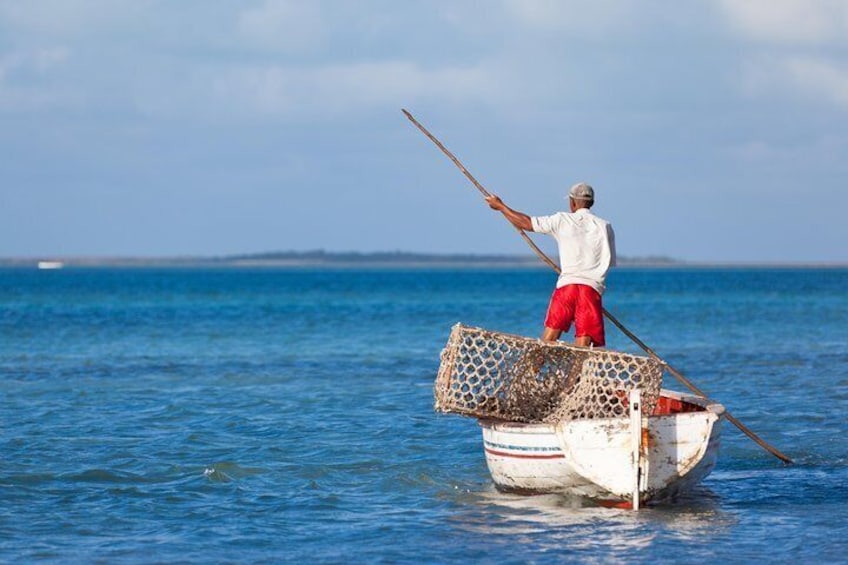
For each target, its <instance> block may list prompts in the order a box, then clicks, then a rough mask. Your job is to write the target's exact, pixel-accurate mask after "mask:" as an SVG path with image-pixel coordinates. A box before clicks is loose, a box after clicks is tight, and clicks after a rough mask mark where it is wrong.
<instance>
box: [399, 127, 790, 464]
mask: <svg viewBox="0 0 848 565" xmlns="http://www.w3.org/2000/svg"><path fill="white" fill-rule="evenodd" d="M401 111H402V112H403V113H404V115H406V117H407V118H409V121H411V122H412V123H413V124H414V125H415V127H417V128H418V129H419V130H421V133H423V134H424V135H426V136H427V137H428V138H429V139H430V141H432V142H433V143H434V144H436V147H438V148H439V149H441V151H442V153H444V154H445V155H447V157H448V158H449V159H450V160H451V161H453V163H454V164H455V165H456V166H457V167H459V170H460V171H462V174H464V175H465V176H466V177H467V178H468V180H470V181H471V184H473V185H474V186H475V187H477V190H479V191H480V192H481V193H482V194H483V196H490V193H489V191H488V190H486V189H485V188H483V185H482V184H480V183H479V182H477V179H475V178H474V175H472V174H471V173H470V172H468V169H466V168H465V166H463V164H462V163H461V162H460V161H459V159H457V158H456V156H455V155H454V154H453V153H451V152H450V151H449V150H448V148H447V147H445V146H444V145H443V144H442V142H441V141H439V140H438V139H436V137H435V136H434V135H433V134H432V133H430V132H429V131H427V128H425V127H424V126H422V125H421V123H420V122H419V121H418V120H416V119H415V118H414V117H413V116H412V114H410V113H409V112H408V111H406V110H401ZM514 227H515V226H514ZM515 229H516V230H518V232H519V234H520V235H521V237H522V238H523V239H524V241H526V242H527V244H528V245H529V246H530V248H531V249H533V251H534V252H535V253H536V255H538V256H539V258H540V259H541V260H542V261H544V262H545V263H547V264H548V265H549V266H550V267H551V268H553V270H554V271H556V272H557V274H559V272H560V268H559V266H558V265H557V264H556V263H554V262H553V261H552V260H551V258H550V257H548V256H547V255H545V253H544V252H543V251H542V250H541V249H539V247H538V246H537V245H536V244H535V243H534V242H533V240H532V239H530V236H528V235H527V233H526V232H525V231H524V230H522V229H521V228H519V227H515ZM604 316H606V317H607V319H609V321H610V322H612V323H613V325H615V327H617V328H618V329H619V330H621V332H622V333H623V334H624V335H626V336H627V337H629V338H630V339H631V340H632V341H633V343H635V344H636V345H638V346H639V347H641V348H642V350H643V351H644V352H645V353H647V354H648V355H649V356H650V357H652V358H653V359H654V360H656V361H659V362H660V363H662V364H663V365H665V368H666V369H667V370H668V372H669V373H671V374H672V375H673V376H674V377H675V378H676V379H677V380H678V381H680V382H681V383H683V385H684V386H686V388H688V389H689V390H691V391H692V392H694V393H695V394H697V395H698V396H702V397H704V398H706V397H707V395H706V394H704V393H703V392H702V391H701V390H700V389H699V388H698V387H696V386H695V385H694V384H692V382H691V381H690V380H689V379H687V378H686V377H684V376H683V374H682V373H681V372H680V371H678V370H677V369H675V368H674V367H672V366H671V365H669V364H668V363H666V362H665V361H664V360H663V359H662V358H661V357H660V356H659V355H657V354H656V352H654V350H653V349H651V348H650V347H648V346H647V345H646V344H645V342H643V341H642V340H641V339H639V338H638V337H637V336H636V334H634V333H633V332H631V331H630V330H628V329H627V328H626V327H625V326H624V324H622V323H621V322H620V321H618V319H617V318H616V317H615V316H613V315H612V314H610V313H609V311H608V310H607V309H606V308H604ZM724 417H725V418H727V420H728V421H729V422H730V423H732V424H733V425H734V426H736V427H737V428H739V429H740V430H741V431H742V432H743V433H744V434H745V435H747V436H748V437H749V438H751V439H752V440H754V441H755V442H756V443H757V445H759V446H760V447H762V448H763V449H765V450H766V451H768V452H769V453H771V454H772V455H774V456H775V457H777V458H778V459H780V460H781V461H783V462H784V463H792V459H790V458H789V457H787V456H786V455H784V454H783V453H781V452H780V451H779V450H778V449H777V448H775V447H774V446H772V445H769V444H768V443H766V442H765V441H764V440H763V439H762V438H760V437H759V436H758V435H757V434H755V433H754V432H753V431H751V429H750V428H748V426H746V425H744V424H743V423H742V422H740V421H739V420H737V419H736V418H734V417H733V416H732V415H731V414H730V412H728V411H725V413H724Z"/></svg>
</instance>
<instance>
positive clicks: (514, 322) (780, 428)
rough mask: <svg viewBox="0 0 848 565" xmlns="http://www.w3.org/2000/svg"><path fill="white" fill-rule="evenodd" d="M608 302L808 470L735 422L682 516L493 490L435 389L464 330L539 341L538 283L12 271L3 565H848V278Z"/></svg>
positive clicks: (5, 335)
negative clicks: (439, 405)
mask: <svg viewBox="0 0 848 565" xmlns="http://www.w3.org/2000/svg"><path fill="white" fill-rule="evenodd" d="M609 283H610V284H609V291H608V293H607V295H606V297H605V305H606V307H607V308H608V309H609V310H610V311H611V312H612V313H613V314H614V315H615V316H616V317H617V318H618V319H619V320H621V321H622V322H623V323H624V324H625V325H626V326H627V327H628V328H629V329H630V330H631V331H633V332H634V333H635V334H636V335H638V336H639V337H640V338H641V339H642V340H643V341H644V342H646V343H647V344H649V345H650V346H651V347H652V348H653V349H654V350H655V351H656V352H657V353H658V354H659V355H660V356H661V357H662V358H663V359H665V360H666V361H667V362H669V363H670V364H672V365H673V366H674V367H676V368H677V369H678V370H680V371H681V372H683V373H684V374H685V375H686V376H687V377H688V378H689V379H690V380H691V381H692V382H694V383H695V384H696V385H697V386H699V387H700V388H702V389H704V390H705V391H707V392H708V393H709V394H710V396H711V397H713V398H715V399H716V400H719V401H721V402H723V403H724V404H725V405H726V407H727V408H728V410H729V411H730V412H731V413H732V414H733V415H735V416H736V417H737V418H738V419H739V420H740V421H742V422H743V423H745V424H746V425H747V426H749V427H750V428H751V429H753V430H754V431H755V432H756V433H758V434H759V435H760V436H761V437H763V439H765V440H766V441H768V442H769V443H771V444H773V445H775V446H776V447H778V448H779V449H780V450H781V451H783V452H784V453H786V454H787V455H789V456H790V457H792V458H793V459H794V460H795V464H794V465H791V466H787V465H784V464H783V463H781V462H780V461H779V460H777V459H776V458H774V457H773V456H772V455H770V454H768V453H767V452H765V451H764V450H763V449H761V448H760V447H759V446H757V445H756V444H755V443H754V442H752V441H751V440H750V439H748V438H747V437H746V436H744V435H743V434H742V433H741V432H739V431H738V430H736V428H735V427H733V426H732V425H731V424H730V423H728V422H725V423H724V427H723V437H722V446H721V449H720V456H719V461H718V466H717V468H716V470H715V471H714V472H713V474H712V475H711V476H710V477H708V478H707V479H706V481H704V483H703V484H702V485H701V486H700V487H698V488H697V489H696V490H695V491H693V492H692V493H690V494H688V495H687V496H685V497H684V498H681V499H680V500H677V501H674V502H671V503H667V504H661V505H658V506H655V507H651V508H648V509H643V510H641V511H639V512H632V511H627V510H616V509H606V508H599V507H596V506H593V505H592V504H589V503H587V502H586V501H582V500H580V499H574V498H570V497H564V496H535V497H522V496H516V495H508V494H502V493H499V492H497V491H496V490H495V489H494V488H493V486H492V483H491V480H490V477H489V475H488V471H487V469H486V465H485V460H484V456H483V451H482V442H481V437H480V431H479V428H478V426H477V424H476V422H475V421H474V420H472V419H468V418H463V417H461V416H454V415H441V414H436V413H434V412H433V410H432V402H433V397H432V384H433V380H434V377H435V373H436V369H437V367H438V360H439V352H440V350H441V348H442V347H443V346H444V344H445V341H446V340H447V337H448V333H449V331H450V328H451V326H452V325H453V324H454V323H456V322H463V323H465V324H468V325H477V326H483V327H486V328H490V329H495V330H500V331H505V332H509V333H518V334H524V335H531V336H536V335H538V334H539V331H540V329H541V322H542V319H543V315H544V310H545V307H546V305H547V300H548V297H549V293H550V290H551V288H552V285H553V275H552V274H551V273H549V272H548V271H546V270H544V269H541V268H540V269H532V268H528V269H520V270H510V269H488V270H475V269H406V270H404V269H398V270H391V269H370V270H356V269H348V270H344V269H340V270H310V269H264V270H263V269H254V270H250V269H217V270H215V269H199V268H198V269H106V268H102V269H101V268H89V269H83V268H66V269H64V270H59V271H37V270H35V269H0V385H2V386H0V562H9V563H11V562H15V563H17V562H42V561H43V562H56V563H89V562H104V563H151V562H181V563H194V562H215V563H218V562H237V563H262V562H275V563H276V562H289V561H293V562H296V561H301V562H316V563H349V562H354V563H419V562H427V563H467V562H479V563H562V562H602V563H610V562H613V563H614V562H626V563H640V562H651V563H657V562H659V563H681V562H683V563H702V562H707V561H713V560H721V561H725V562H753V561H757V562H758V561H762V560H767V561H771V562H786V563H789V562H792V563H795V562H802V563H811V562H846V560H848V418H847V417H846V414H848V293H846V289H848V269H837V268H833V269H812V268H811V269H778V268H769V269H753V268H749V269H743V268H737V269H718V268H710V269H706V268H703V269H700V268H699V269H695V268H692V269H689V268H673V269H640V268H621V269H617V270H615V271H613V272H612V273H611V275H610V281H609ZM608 334H609V336H608V339H609V344H608V345H609V346H610V347H611V348H615V349H620V350H624V351H630V352H634V353H639V352H640V351H639V350H638V348H636V347H635V346H634V345H633V344H631V343H630V342H629V341H628V339H627V338H626V337H624V336H623V335H621V334H620V333H618V332H617V330H615V328H613V327H612V326H610V325H608ZM666 386H667V387H669V388H675V389H678V390H683V387H682V386H679V385H677V383H675V382H674V380H673V378H672V377H667V380H666Z"/></svg>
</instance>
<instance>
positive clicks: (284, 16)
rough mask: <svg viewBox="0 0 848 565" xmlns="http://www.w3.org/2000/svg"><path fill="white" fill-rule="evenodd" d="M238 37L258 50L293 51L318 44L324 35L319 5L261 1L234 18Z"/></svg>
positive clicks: (280, 0)
mask: <svg viewBox="0 0 848 565" xmlns="http://www.w3.org/2000/svg"><path fill="white" fill-rule="evenodd" d="M236 28H237V31H238V33H239V35H240V36H241V37H242V38H244V39H245V40H246V41H247V42H248V43H251V44H254V45H257V46H259V47H265V48H273V49H282V50H285V51H297V50H301V49H303V48H308V47H311V46H313V45H316V44H318V43H319V42H320V41H321V40H322V39H323V37H324V35H325V24H324V21H323V19H322V16H321V13H320V10H319V5H318V4H317V3H314V2H297V1H293V0H265V1H264V2H262V3H261V4H260V5H258V6H255V7H252V8H248V9H247V10H245V11H243V12H242V13H240V14H239V15H238V23H237V24H236Z"/></svg>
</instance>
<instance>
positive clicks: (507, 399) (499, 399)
mask: <svg viewBox="0 0 848 565" xmlns="http://www.w3.org/2000/svg"><path fill="white" fill-rule="evenodd" d="M663 368H664V366H663V364H662V362H660V361H655V360H654V359H651V358H649V357H640V356H636V355H629V354H626V353H618V352H615V351H608V350H603V349H590V348H585V347H576V346H571V345H567V344H565V343H561V342H556V343H549V342H543V341H541V340H538V339H530V338H526V337H520V336H514V335H509V334H503V333H499V332H493V331H488V330H484V329H481V328H473V327H468V326H463V325H461V324H457V325H455V326H454V327H453V329H452V330H451V334H450V337H449V338H448V343H447V345H446V346H445V349H444V350H443V351H442V354H441V364H440V366H439V373H438V376H437V377H436V385H435V397H436V404H435V409H436V410H437V411H440V412H451V413H456V414H463V415H465V416H474V417H478V418H494V419H499V420H509V421H516V422H529V423H537V422H546V423H555V422H559V421H562V420H573V419H578V418H613V417H620V416H624V415H626V414H627V398H628V396H629V392H630V390H632V389H634V388H639V389H640V390H641V391H642V410H643V411H644V413H646V414H650V413H651V412H652V411H653V409H654V407H655V406H656V403H657V399H658V398H659V393H660V388H661V386H662V374H663Z"/></svg>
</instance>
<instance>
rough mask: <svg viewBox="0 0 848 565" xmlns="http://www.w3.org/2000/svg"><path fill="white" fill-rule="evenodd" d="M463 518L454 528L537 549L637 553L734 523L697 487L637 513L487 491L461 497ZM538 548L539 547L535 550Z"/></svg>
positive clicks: (576, 500)
mask: <svg viewBox="0 0 848 565" xmlns="http://www.w3.org/2000/svg"><path fill="white" fill-rule="evenodd" d="M462 502H463V504H465V505H466V506H465V508H466V510H467V512H460V513H457V514H455V515H454V516H453V517H452V521H453V522H454V525H455V526H456V527H458V528H461V529H464V530H468V531H473V532H475V533H481V534H499V535H506V536H509V537H511V538H513V539H517V540H518V541H519V543H521V540H524V541H526V542H527V543H532V544H534V545H535V546H536V548H537V549H542V546H545V545H548V546H550V545H551V544H556V545H557V546H559V547H561V544H563V543H567V544H568V547H570V548H571V549H572V550H574V549H598V548H599V547H602V546H603V547H607V548H608V549H610V550H613V549H614V550H620V549H639V548H642V547H648V546H651V545H653V543H654V540H655V539H657V538H662V539H665V540H676V541H677V542H680V541H686V540H695V539H699V540H703V538H704V537H707V538H712V537H714V536H716V535H720V534H721V533H722V532H723V531H726V530H727V529H728V528H731V527H732V526H733V525H734V524H735V523H736V522H737V517H736V516H735V515H734V514H732V513H728V512H726V511H723V510H722V509H721V508H720V500H719V499H718V497H717V496H716V495H715V494H713V493H712V492H711V491H710V490H709V489H708V488H706V487H703V486H699V487H696V488H695V489H693V490H692V491H691V492H689V493H688V494H686V495H685V496H681V497H680V498H678V499H676V500H674V501H671V502H666V503H660V504H655V505H651V506H648V507H645V508H642V509H641V510H639V511H633V510H621V509H616V508H605V507H602V506H599V505H598V504H597V503H596V502H594V501H592V500H589V499H585V498H581V497H578V496H571V495H560V494H541V495H534V496H528V495H518V494H511V493H504V492H499V491H497V490H496V489H495V488H494V487H490V488H487V489H484V490H482V491H478V492H466V493H465V494H464V495H463V496H462ZM539 544H541V546H540V545H539Z"/></svg>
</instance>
